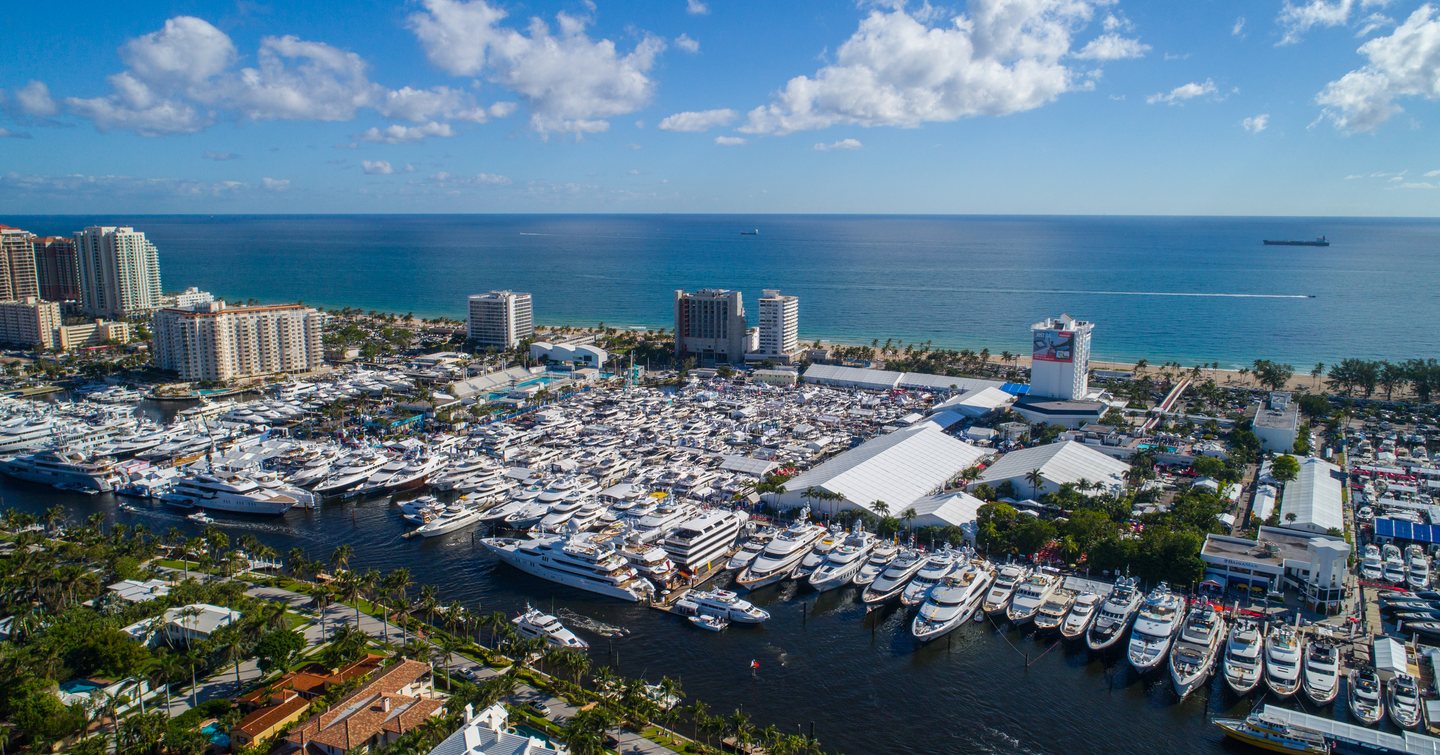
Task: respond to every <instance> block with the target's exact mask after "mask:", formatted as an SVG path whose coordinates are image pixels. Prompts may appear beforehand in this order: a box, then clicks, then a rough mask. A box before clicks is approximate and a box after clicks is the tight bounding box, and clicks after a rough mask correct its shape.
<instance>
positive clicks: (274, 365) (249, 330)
mask: <svg viewBox="0 0 1440 755" xmlns="http://www.w3.org/2000/svg"><path fill="white" fill-rule="evenodd" d="M324 323H325V315H324V314H323V313H321V312H318V311H316V310H314V309H310V308H308V307H305V306H303V305H300V304H282V305H272V306H260V307H236V308H234V309H230V308H228V307H226V306H225V302H224V301H214V302H209V303H206V304H200V305H197V306H195V307H194V308H191V309H162V310H160V311H159V312H156V313H155V319H154V328H153V330H154V349H155V366H156V367H158V368H160V369H162V370H169V371H172V372H175V373H178V374H179V375H180V377H181V378H183V379H185V380H209V381H214V382H225V381H229V380H235V379H239V378H249V377H257V376H260V375H270V374H274V373H280V372H312V371H314V370H318V369H320V367H321V366H323V365H324V363H325V347H324Z"/></svg>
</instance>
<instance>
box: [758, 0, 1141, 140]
mask: <svg viewBox="0 0 1440 755" xmlns="http://www.w3.org/2000/svg"><path fill="white" fill-rule="evenodd" d="M1097 4H1098V3H1097V2H1091V0H970V2H969V5H968V10H967V12H966V13H964V14H961V15H955V16H954V17H953V18H949V19H948V20H946V19H942V18H940V16H941V15H943V14H942V13H941V12H940V11H938V10H936V9H935V8H934V7H933V6H928V5H927V6H926V9H924V10H916V11H915V12H914V13H911V12H910V11H908V10H906V9H904V8H896V9H892V10H889V11H884V10H873V11H871V12H870V13H869V14H868V15H867V16H866V17H865V18H864V20H862V21H861V22H860V26H859V28H858V29H857V30H856V31H855V33H854V34H852V35H851V36H850V38H849V39H847V40H846V41H845V42H844V43H843V44H842V45H841V46H840V48H839V49H838V50H837V51H836V53H835V56H834V62H833V63H830V64H829V65H826V66H824V67H822V68H821V69H820V70H819V71H817V72H816V73H815V74H814V75H811V76H797V77H795V78H792V79H791V80H790V81H789V82H787V83H786V85H785V86H784V88H782V89H781V90H780V91H779V92H778V93H777V94H776V95H775V96H774V98H773V99H772V101H771V103H770V104H768V105H765V106H762V107H758V108H755V109H754V110H752V111H750V113H749V116H748V121H747V123H746V125H745V126H744V127H743V128H742V129H741V130H742V131H745V132H747V133H755V134H785V133H791V132H794V131H801V130H806V129H818V128H825V127H827V126H833V125H836V124H854V125H859V126H902V127H913V126H919V125H920V124H922V123H927V122H936V121H953V120H957V119H960V118H966V117H973V116H979V115H996V116H999V115H1009V114H1012V113H1018V112H1023V111H1026V110H1033V109H1035V108H1038V107H1041V106H1043V105H1045V104H1047V103H1049V102H1052V101H1053V100H1055V98H1057V97H1059V96H1060V95H1061V94H1064V93H1066V92H1069V91H1073V90H1075V89H1078V88H1083V87H1086V86H1088V83H1087V81H1086V80H1085V79H1084V77H1083V76H1079V75H1077V74H1076V72H1074V71H1072V70H1071V69H1070V68H1069V67H1067V65H1066V63H1065V60H1066V58H1067V57H1068V56H1070V55H1071V54H1072V49H1071V43H1072V37H1073V35H1074V34H1075V33H1076V32H1077V31H1079V30H1080V29H1082V28H1083V27H1084V26H1085V25H1086V24H1087V23H1089V21H1090V20H1091V19H1092V17H1093V16H1094V12H1095V7H1096V5H1097ZM1117 28H1118V27H1117Z"/></svg>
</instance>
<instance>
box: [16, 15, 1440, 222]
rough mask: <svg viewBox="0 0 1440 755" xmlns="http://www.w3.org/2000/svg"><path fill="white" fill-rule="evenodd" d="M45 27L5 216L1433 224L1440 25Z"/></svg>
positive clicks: (1246, 20) (345, 19)
mask: <svg viewBox="0 0 1440 755" xmlns="http://www.w3.org/2000/svg"><path fill="white" fill-rule="evenodd" d="M124 5H125V8H124V12H123V13H117V12H116V11H115V9H114V8H115V6H114V5H113V4H112V3H102V2H68V1H66V0H59V1H58V2H52V3H24V4H18V5H15V6H14V7H11V8H9V9H8V10H7V22H8V25H9V26H10V28H11V29H12V32H14V31H19V32H20V33H19V34H18V35H12V37H11V39H12V40H14V39H20V38H23V39H24V42H25V43H24V44H23V45H21V44H7V45H5V46H4V47H3V49H0V213H15V214H28V213H158V212H200V213H226V212H739V213H751V212H877V213H912V212H913V213H1085V214H1240V215H1272V214H1273V215H1382V216H1384V215H1396V216H1435V215H1440V137H1437V133H1440V131H1437V129H1440V107H1437V101H1440V6H1437V5H1434V4H1422V3H1418V2H1404V1H1403V0H1389V2H1384V1H1382V0H1276V1H1271V0H1250V1H1248V2H1221V1H1218V0H1217V1H1213V2H1212V1H1203V2H1202V1H1197V2H1184V3H1178V2H1153V1H1150V2H1135V1H1134V0H1129V1H1127V0H1117V1H1113V2H1110V1H1105V0H970V1H969V2H959V3H934V4H916V3H910V4H900V3H874V2H862V3H858V4H849V3H843V2H833V1H831V2H824V1H822V2H810V1H807V0H786V2H779V3H767V2H721V1H720V0H706V2H700V0H646V1H645V2H618V1H617V0H608V1H607V0H595V1H594V2H593V3H586V2H559V3H541V2H528V3H526V2H513V1H510V0H468V1H464V0H413V1H411V2H367V1H366V0H355V1H353V2H349V3H345V4H343V5H342V4H336V3H325V2H306V1H302V0H289V1H287V2H283V3H281V2H255V1H252V0H241V1H240V2H237V3H219V2H209V3H203V2H183V1H181V2H163V3H161V2H145V1H144V0H135V1H133V2H127V3H125V4H124Z"/></svg>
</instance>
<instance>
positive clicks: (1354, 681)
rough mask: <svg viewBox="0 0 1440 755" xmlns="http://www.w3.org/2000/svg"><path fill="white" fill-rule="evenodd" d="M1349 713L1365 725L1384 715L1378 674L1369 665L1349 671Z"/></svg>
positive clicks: (1376, 720) (1382, 695) (1383, 700)
mask: <svg viewBox="0 0 1440 755" xmlns="http://www.w3.org/2000/svg"><path fill="white" fill-rule="evenodd" d="M1349 698H1350V715H1351V716H1352V717H1353V718H1354V719H1355V720H1356V721H1359V722H1360V723H1362V724H1364V725H1366V726H1375V725H1376V724H1378V723H1380V719H1382V718H1384V717H1385V696H1384V692H1383V685H1382V684H1381V682H1380V675H1379V674H1376V673H1375V669H1374V668H1371V667H1370V666H1363V667H1361V668H1358V669H1355V670H1354V671H1351V672H1350V693H1349Z"/></svg>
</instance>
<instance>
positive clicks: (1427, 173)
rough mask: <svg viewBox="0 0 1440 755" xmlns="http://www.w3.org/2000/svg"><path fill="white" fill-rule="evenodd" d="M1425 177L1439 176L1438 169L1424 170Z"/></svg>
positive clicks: (1439, 171)
mask: <svg viewBox="0 0 1440 755" xmlns="http://www.w3.org/2000/svg"><path fill="white" fill-rule="evenodd" d="M1425 177H1426V178H1440V170H1427V171H1425Z"/></svg>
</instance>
